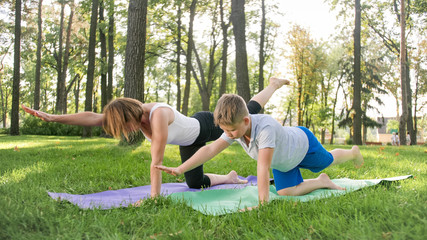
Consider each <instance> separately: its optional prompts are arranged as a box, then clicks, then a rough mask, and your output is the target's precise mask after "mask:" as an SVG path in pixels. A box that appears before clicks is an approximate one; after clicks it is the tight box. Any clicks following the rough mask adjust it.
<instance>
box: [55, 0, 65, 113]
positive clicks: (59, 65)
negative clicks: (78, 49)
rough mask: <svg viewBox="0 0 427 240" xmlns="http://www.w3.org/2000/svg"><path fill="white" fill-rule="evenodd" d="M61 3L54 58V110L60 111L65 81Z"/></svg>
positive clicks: (63, 6) (63, 2)
mask: <svg viewBox="0 0 427 240" xmlns="http://www.w3.org/2000/svg"><path fill="white" fill-rule="evenodd" d="M60 3H61V14H60V22H59V34H58V37H59V39H58V51H57V53H56V54H55V58H56V72H57V74H58V76H57V83H56V104H55V112H56V113H62V112H63V109H64V103H63V101H62V100H63V98H64V92H63V90H64V85H65V83H64V82H63V81H62V80H63V79H62V59H63V58H62V54H63V46H62V45H63V32H64V14H65V0H60Z"/></svg>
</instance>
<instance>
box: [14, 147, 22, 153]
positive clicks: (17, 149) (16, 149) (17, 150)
mask: <svg viewBox="0 0 427 240" xmlns="http://www.w3.org/2000/svg"><path fill="white" fill-rule="evenodd" d="M13 151H15V152H19V151H21V150H19V148H18V146H15V148H14V149H13Z"/></svg>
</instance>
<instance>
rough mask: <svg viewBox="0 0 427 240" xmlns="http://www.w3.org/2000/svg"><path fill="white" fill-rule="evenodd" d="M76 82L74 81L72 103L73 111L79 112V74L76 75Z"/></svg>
mask: <svg viewBox="0 0 427 240" xmlns="http://www.w3.org/2000/svg"><path fill="white" fill-rule="evenodd" d="M76 77H77V78H76V82H75V83H74V84H75V85H74V105H75V109H76V111H75V113H78V112H79V99H80V82H81V80H82V79H81V77H80V75H79V74H77V75H76Z"/></svg>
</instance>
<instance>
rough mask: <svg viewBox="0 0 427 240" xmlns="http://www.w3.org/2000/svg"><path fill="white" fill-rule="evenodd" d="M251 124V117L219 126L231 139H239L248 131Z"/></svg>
mask: <svg viewBox="0 0 427 240" xmlns="http://www.w3.org/2000/svg"><path fill="white" fill-rule="evenodd" d="M249 124H250V119H249V117H245V118H243V120H242V121H241V122H239V123H235V124H233V125H222V124H220V125H219V127H220V128H221V129H222V130H223V131H224V133H225V134H226V135H227V137H229V138H231V139H238V138H241V137H243V136H244V135H245V134H246V133H247V132H248V128H249V127H250V126H249Z"/></svg>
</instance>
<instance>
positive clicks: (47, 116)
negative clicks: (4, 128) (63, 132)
mask: <svg viewBox="0 0 427 240" xmlns="http://www.w3.org/2000/svg"><path fill="white" fill-rule="evenodd" d="M21 107H22V109H24V111H25V112H27V113H29V114H31V115H33V116H34V117H38V118H40V119H41V120H43V121H46V122H52V121H53V119H52V117H51V115H50V114H47V113H45V112H42V111H38V110H34V109H31V108H29V107H26V106H24V105H21Z"/></svg>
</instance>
